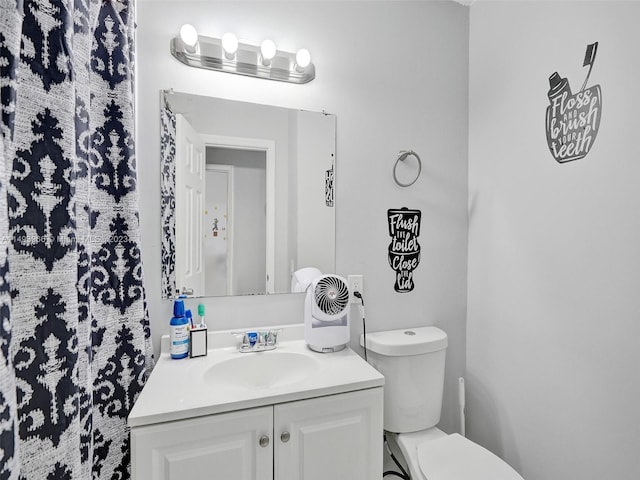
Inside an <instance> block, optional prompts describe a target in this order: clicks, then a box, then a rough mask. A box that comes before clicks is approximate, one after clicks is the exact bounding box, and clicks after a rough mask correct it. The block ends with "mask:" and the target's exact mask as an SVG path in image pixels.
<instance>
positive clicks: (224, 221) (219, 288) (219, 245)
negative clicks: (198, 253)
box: [204, 164, 233, 296]
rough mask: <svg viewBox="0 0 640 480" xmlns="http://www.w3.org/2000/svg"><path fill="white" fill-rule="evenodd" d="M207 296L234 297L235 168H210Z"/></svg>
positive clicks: (205, 247)
mask: <svg viewBox="0 0 640 480" xmlns="http://www.w3.org/2000/svg"><path fill="white" fill-rule="evenodd" d="M206 178H207V191H206V199H205V210H204V215H205V218H204V225H205V235H204V262H205V265H206V268H205V271H206V273H205V295H207V296H209V295H215V296H219V295H233V288H232V286H233V248H232V247H233V241H232V239H233V223H232V220H233V166H230V165H213V164H207V171H206Z"/></svg>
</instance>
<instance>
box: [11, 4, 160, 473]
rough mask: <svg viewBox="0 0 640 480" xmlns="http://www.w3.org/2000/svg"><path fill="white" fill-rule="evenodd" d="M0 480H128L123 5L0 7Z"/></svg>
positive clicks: (133, 377) (132, 252)
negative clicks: (126, 479)
mask: <svg viewBox="0 0 640 480" xmlns="http://www.w3.org/2000/svg"><path fill="white" fill-rule="evenodd" d="M0 5H1V10H0V28H1V30H0V96H1V100H2V102H1V113H2V118H1V120H2V121H1V124H0V126H1V133H2V135H0V140H1V142H2V148H1V149H0V480H4V479H11V480H13V479H21V480H22V479H25V480H31V479H33V480H72V479H74V480H75V479H83V480H84V479H92V478H93V479H123V478H128V477H129V461H130V457H129V439H128V431H127V427H126V418H127V415H128V413H129V411H130V409H131V407H132V405H133V403H134V401H135V399H136V397H137V395H138V394H139V392H140V391H141V389H142V387H143V385H144V382H145V379H146V377H147V375H148V373H149V372H150V368H151V362H152V354H151V351H152V350H151V341H150V332H149V324H148V318H147V314H146V308H145V304H144V302H145V299H144V288H143V282H142V280H143V279H142V266H141V258H140V238H139V219H138V199H137V179H136V157H135V148H134V147H135V145H134V99H133V90H134V84H133V60H134V49H133V38H134V7H135V3H134V0H0Z"/></svg>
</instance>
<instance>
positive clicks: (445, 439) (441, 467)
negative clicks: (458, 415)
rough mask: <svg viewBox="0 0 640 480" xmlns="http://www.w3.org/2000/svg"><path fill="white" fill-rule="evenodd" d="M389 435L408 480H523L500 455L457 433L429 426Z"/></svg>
mask: <svg viewBox="0 0 640 480" xmlns="http://www.w3.org/2000/svg"><path fill="white" fill-rule="evenodd" d="M390 435H391V438H393V440H394V441H395V443H397V445H398V447H399V448H400V451H401V452H402V456H403V457H404V460H405V461H406V462H407V467H408V468H409V471H410V473H411V479H412V480H425V479H426V480H523V478H522V477H521V476H520V475H519V474H518V473H517V472H516V471H515V470H514V469H513V468H511V467H510V466H509V465H508V464H507V463H506V462H504V461H503V460H502V459H500V458H499V457H497V456H496V455H494V454H493V453H491V452H490V451H489V450H487V449H486V448H483V447H481V446H480V445H478V444H476V443H473V442H472V441H471V440H468V439H467V438H465V437H463V436H461V435H458V434H457V433H454V434H451V435H447V434H446V433H444V432H443V431H441V430H439V429H438V428H430V429H427V430H422V431H419V432H413V433H401V434H390Z"/></svg>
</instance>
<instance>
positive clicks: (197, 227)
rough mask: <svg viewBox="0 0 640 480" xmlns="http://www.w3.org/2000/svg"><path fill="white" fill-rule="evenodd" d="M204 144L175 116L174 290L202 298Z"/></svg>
mask: <svg viewBox="0 0 640 480" xmlns="http://www.w3.org/2000/svg"><path fill="white" fill-rule="evenodd" d="M204 165H205V144H204V140H203V139H202V138H201V137H200V135H199V134H198V132H196V131H195V130H194V129H193V127H192V126H191V125H190V124H189V122H187V120H186V119H185V118H184V117H183V116H182V115H176V211H177V215H176V265H175V270H176V287H177V288H178V291H179V292H180V293H181V294H186V295H195V296H200V295H204V291H205V278H204V258H203V251H202V248H203V245H202V240H203V236H202V234H203V221H204V218H203V211H204V197H205V189H206V186H205V181H206V180H205V175H204Z"/></svg>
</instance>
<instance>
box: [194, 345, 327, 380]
mask: <svg viewBox="0 0 640 480" xmlns="http://www.w3.org/2000/svg"><path fill="white" fill-rule="evenodd" d="M318 367H319V364H318V361H317V360H316V359H315V358H313V357H311V356H310V355H308V354H303V353H297V352H279V351H277V350H272V351H269V352H254V353H237V354H234V356H233V357H232V358H229V359H227V360H223V361H221V362H218V363H216V364H215V365H212V366H211V367H209V368H208V369H207V370H206V371H205V372H204V380H205V382H207V383H209V384H212V385H217V386H220V385H223V386H224V387H228V388H234V387H235V388H241V389H260V388H273V387H280V386H284V385H290V384H292V383H297V382H300V381H302V380H305V379H307V378H309V377H310V376H311V375H313V373H314V372H315V371H316V370H317V369H318Z"/></svg>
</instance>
